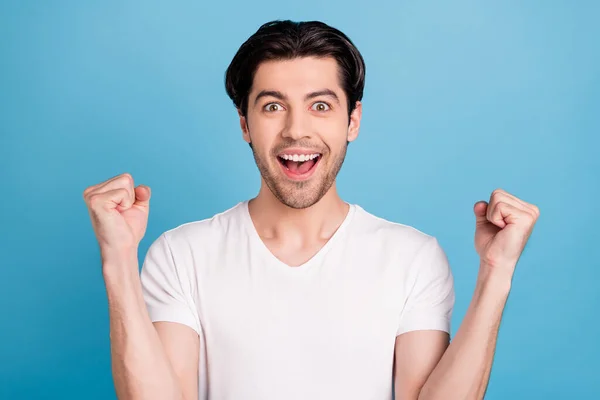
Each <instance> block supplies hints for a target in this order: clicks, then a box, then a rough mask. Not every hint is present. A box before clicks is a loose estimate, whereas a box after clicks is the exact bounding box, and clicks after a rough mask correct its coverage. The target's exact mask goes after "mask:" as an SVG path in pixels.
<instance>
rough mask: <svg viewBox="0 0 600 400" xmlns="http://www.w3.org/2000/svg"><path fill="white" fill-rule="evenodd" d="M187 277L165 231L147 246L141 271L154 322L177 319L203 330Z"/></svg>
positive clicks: (151, 317)
mask: <svg viewBox="0 0 600 400" xmlns="http://www.w3.org/2000/svg"><path fill="white" fill-rule="evenodd" d="M186 277H187V274H186V273H185V271H182V270H181V266H178V265H176V263H175V261H174V257H173V253H172V252H171V247H170V246H169V243H168V240H167V237H166V235H165V234H164V233H163V234H162V235H161V236H159V237H158V239H156V240H155V241H154V242H153V243H152V244H151V245H150V247H149V248H148V252H147V254H146V257H145V259H144V263H143V265H142V271H141V273H140V279H141V282H142V293H143V296H144V301H145V302H146V307H147V309H148V314H149V315H150V319H151V320H152V322H157V321H166V322H177V323H180V324H184V325H187V326H189V327H190V328H192V329H194V330H195V331H196V332H197V333H198V334H200V323H199V319H198V312H197V308H196V307H195V305H194V300H193V298H192V296H191V294H190V290H185V288H188V287H189V286H190V285H189V282H186V281H185V279H186Z"/></svg>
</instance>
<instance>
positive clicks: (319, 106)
mask: <svg viewBox="0 0 600 400" xmlns="http://www.w3.org/2000/svg"><path fill="white" fill-rule="evenodd" d="M329 108H330V107H329V104H327V103H325V102H323V101H319V102H316V103H315V104H313V105H312V109H313V110H315V111H329Z"/></svg>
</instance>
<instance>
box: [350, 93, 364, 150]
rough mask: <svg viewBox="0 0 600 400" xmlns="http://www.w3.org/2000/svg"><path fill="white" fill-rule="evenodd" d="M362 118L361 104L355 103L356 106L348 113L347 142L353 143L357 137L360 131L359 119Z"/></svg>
mask: <svg viewBox="0 0 600 400" xmlns="http://www.w3.org/2000/svg"><path fill="white" fill-rule="evenodd" d="M361 118H362V103H361V102H360V101H357V102H356V106H355V107H354V110H352V113H350V124H349V125H348V142H353V141H354V140H356V138H357V137H358V131H359V130H360V119H361Z"/></svg>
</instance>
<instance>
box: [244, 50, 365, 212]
mask: <svg viewBox="0 0 600 400" xmlns="http://www.w3.org/2000/svg"><path fill="white" fill-rule="evenodd" d="M347 104H348V103H347V99H346V95H345V93H344V91H343V89H342V87H341V86H340V78H339V74H338V65H337V62H336V61H335V59H333V58H313V57H306V58H296V59H293V60H285V61H268V62H264V63H262V64H261V65H260V66H259V67H258V69H257V71H256V74H255V76H254V82H253V85H252V90H251V92H250V94H249V96H248V112H247V117H246V118H244V117H242V116H240V123H241V126H242V130H243V132H244V140H246V141H247V142H248V143H250V144H251V146H252V151H253V153H254V159H255V160H256V164H257V166H258V169H259V170H260V173H261V176H262V178H263V180H264V182H265V183H266V185H267V186H268V187H269V189H270V190H271V192H272V193H273V195H275V197H276V198H277V199H278V200H279V201H281V202H282V203H283V204H285V205H287V206H289V207H292V208H297V209H300V208H306V207H310V206H312V205H313V204H315V203H316V202H318V201H319V200H320V199H321V198H322V197H323V196H324V195H325V194H326V193H327V191H328V190H329V189H330V188H331V186H332V185H333V183H334V182H335V178H336V176H337V174H338V172H339V170H340V168H341V167H342V164H343V162H344V157H345V156H346V147H347V145H348V142H351V141H353V140H354V139H356V137H357V135H358V128H359V124H360V117H361V111H362V109H361V104H360V102H358V103H357V107H356V109H355V110H354V111H353V112H352V115H351V116H350V120H348V107H347Z"/></svg>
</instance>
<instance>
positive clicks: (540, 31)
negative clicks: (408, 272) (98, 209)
mask: <svg viewBox="0 0 600 400" xmlns="http://www.w3.org/2000/svg"><path fill="white" fill-rule="evenodd" d="M598 16H600V6H599V3H598V2H592V1H577V2H574V1H548V0H546V1H525V2H524V1H505V2H496V3H492V2H475V1H452V2H437V1H418V2H417V1H413V2H407V1H400V2H392V1H389V2H381V1H380V2H363V1H343V2H340V1H338V2H336V1H330V2H324V1H306V0H304V1H297V2H287V1H274V2H273V1H266V2H262V1H261V2H250V1H240V0H236V1H217V2H202V1H171V2H164V1H106V0H104V1H95V2H92V1H66V0H65V1H37V2H35V1H24V0H20V1H17V0H15V1H13V2H8V1H3V2H2V3H1V5H0V174H1V176H0V178H1V182H0V184H1V186H0V190H1V191H2V192H1V197H0V199H1V202H2V206H1V207H0V273H1V279H0V305H1V307H2V315H1V318H0V321H1V322H0V335H1V340H0V360H1V361H2V362H1V363H0V398H2V399H62V400H67V399H112V398H115V395H114V389H113V385H112V378H111V372H110V353H109V336H108V312H107V303H106V296H105V291H104V286H103V281H102V276H101V272H100V263H99V252H98V248H97V244H96V242H95V238H94V235H93V231H92V228H91V224H90V222H89V217H88V214H87V210H86V208H85V204H84V201H83V199H82V192H83V190H84V188H85V187H87V186H89V185H92V184H95V183H98V182H100V181H103V180H106V179H108V178H110V177H112V176H114V175H117V174H120V173H122V172H130V173H132V174H133V176H134V178H135V179H136V184H137V183H144V184H147V185H150V186H151V187H152V194H153V199H152V205H151V213H150V222H149V227H148V231H147V234H146V237H145V238H144V239H143V241H142V243H141V246H140V256H141V257H143V256H144V255H145V253H146V250H147V248H148V246H149V245H150V243H151V242H152V241H153V240H154V239H156V237H157V236H158V235H159V234H160V233H161V232H163V231H165V230H167V229H170V228H173V227H175V226H177V225H179V224H181V223H184V222H188V221H191V220H196V219H202V218H206V217H209V216H211V215H213V214H214V213H217V212H220V211H222V210H224V209H226V208H229V207H231V206H232V205H234V204H235V203H237V202H238V201H241V200H243V199H247V198H249V197H251V196H254V195H255V194H256V193H257V190H258V185H259V174H258V171H257V169H256V166H255V164H254V161H253V158H252V155H251V152H250V150H249V148H248V146H247V144H246V143H245V142H243V141H242V139H241V132H240V130H239V126H238V121H237V117H236V113H235V110H234V108H233V105H232V104H231V102H230V100H229V99H228V98H227V96H226V94H225V89H224V84H223V77H224V72H225V69H226V67H227V65H228V63H229V62H230V60H231V58H232V57H233V55H234V53H235V51H236V50H237V48H238V47H239V46H240V45H241V43H242V42H243V41H244V40H245V39H246V38H247V37H248V36H249V35H251V34H252V33H253V32H254V31H255V30H256V29H257V28H258V26H259V25H260V24H262V23H264V22H266V21H269V20H272V19H293V20H309V19H318V20H323V21H325V22H327V23H330V24H332V25H333V26H335V27H338V28H340V29H341V30H343V31H344V32H346V33H347V34H348V35H349V36H350V37H351V39H352V40H353V41H354V42H355V44H356V45H357V46H358V48H359V50H360V51H361V52H362V53H363V56H364V58H365V60H366V64H367V80H366V89H365V96H364V118H363V124H362V129H361V135H360V137H359V139H358V141H356V142H355V143H353V144H352V145H351V146H350V148H349V152H348V156H347V159H346V163H345V165H344V167H343V168H342V171H341V174H340V176H339V180H338V182H339V188H340V192H341V194H342V195H343V197H344V198H345V199H346V200H348V201H351V202H355V203H358V204H360V205H362V206H363V207H364V208H365V209H367V210H368V211H370V212H372V213H375V214H377V215H379V216H382V217H384V218H387V219H391V220H394V221H398V222H402V223H405V224H410V225H413V226H415V227H417V228H418V229H420V230H422V231H424V232H427V233H429V234H431V235H434V236H436V237H437V238H438V239H439V241H440V243H441V244H442V246H443V247H444V249H445V250H446V252H447V254H448V257H449V259H450V262H451V265H452V268H453V272H454V275H455V282H456V292H457V301H456V308H455V311H454V315H453V328H452V330H453V331H454V332H456V330H457V329H458V326H459V325H460V322H461V321H462V319H463V317H464V314H465V312H466V309H467V306H468V304H469V301H470V299H471V294H472V290H473V287H474V282H475V277H476V274H477V268H478V259H477V255H476V253H475V250H474V247H473V232H474V218H473V213H472V207H473V204H474V203H475V202H476V201H477V200H480V199H488V198H489V195H490V193H491V191H492V190H493V189H494V188H497V187H501V188H504V189H505V190H508V191H510V192H512V193H514V194H516V195H518V196H519V197H522V198H523V199H525V200H526V201H530V202H532V203H535V204H537V205H538V206H539V207H540V209H541V212H542V215H541V217H540V220H539V221H538V224H537V227H536V230H535V231H534V234H533V236H532V237H531V240H530V242H529V245H528V246H527V248H526V250H525V253H524V254H523V256H522V258H521V261H520V263H519V265H518V267H517V272H516V275H515V278H514V281H513V288H512V293H511V295H510V298H509V301H508V304H507V308H506V310H505V313H504V319H503V323H502V326H501V329H500V336H499V340H498V347H497V353H496V358H495V363H494V367H493V371H492V376H491V381H490V386H489V390H488V395H487V397H486V398H487V399H515V400H516V399H528V400H529V399H591V398H600V379H598V377H599V375H600V369H599V368H598V361H599V357H600V344H599V340H600V321H599V319H600V311H599V307H600V294H599V290H598V285H599V283H600V282H599V280H600V273H599V269H600V246H599V244H598V239H599V235H598V228H599V226H600V218H599V215H598V198H599V196H600V161H599V158H600V157H599V156H598V147H599V145H600V141H599V139H598V136H599V134H600V123H599V114H600V46H599V44H598V40H599V38H600V28H599V25H598V24H597V22H598Z"/></svg>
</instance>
